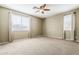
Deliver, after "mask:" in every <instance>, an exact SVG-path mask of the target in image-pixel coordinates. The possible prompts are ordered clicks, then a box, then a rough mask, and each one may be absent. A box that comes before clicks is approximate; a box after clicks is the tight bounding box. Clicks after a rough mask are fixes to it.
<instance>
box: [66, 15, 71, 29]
mask: <svg viewBox="0 0 79 59" xmlns="http://www.w3.org/2000/svg"><path fill="white" fill-rule="evenodd" d="M71 28H72V14H69V15H65V16H64V30H71Z"/></svg>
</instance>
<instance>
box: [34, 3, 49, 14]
mask: <svg viewBox="0 0 79 59" xmlns="http://www.w3.org/2000/svg"><path fill="white" fill-rule="evenodd" d="M33 9H37V11H36V13H37V12H41V13H42V14H44V11H50V9H48V8H47V5H46V4H43V5H41V6H39V7H36V6H34V7H33Z"/></svg>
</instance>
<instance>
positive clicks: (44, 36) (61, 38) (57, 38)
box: [43, 36, 63, 39]
mask: <svg viewBox="0 0 79 59" xmlns="http://www.w3.org/2000/svg"><path fill="white" fill-rule="evenodd" d="M43 37H48V38H52V39H63V37H49V36H43Z"/></svg>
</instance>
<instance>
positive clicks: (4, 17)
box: [0, 7, 42, 42]
mask: <svg viewBox="0 0 79 59" xmlns="http://www.w3.org/2000/svg"><path fill="white" fill-rule="evenodd" d="M9 11H10V10H9V9H6V8H2V7H0V42H7V41H9V34H10V39H12V40H13V39H22V38H28V37H36V36H40V34H41V32H42V30H41V19H39V18H37V17H33V16H30V17H31V22H30V25H31V28H30V29H31V31H30V33H29V32H10V30H9V19H10V18H9ZM28 16H29V15H28ZM28 33H29V34H28ZM29 35H30V36H29ZM10 41H11V40H10Z"/></svg>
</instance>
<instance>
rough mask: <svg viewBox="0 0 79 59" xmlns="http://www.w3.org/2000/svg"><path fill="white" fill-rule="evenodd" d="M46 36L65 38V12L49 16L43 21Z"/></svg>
mask: <svg viewBox="0 0 79 59" xmlns="http://www.w3.org/2000/svg"><path fill="white" fill-rule="evenodd" d="M43 33H44V36H48V37H52V38H63V14H59V15H56V16H52V17H50V18H47V19H45V20H44V22H43Z"/></svg>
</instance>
